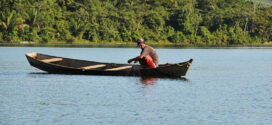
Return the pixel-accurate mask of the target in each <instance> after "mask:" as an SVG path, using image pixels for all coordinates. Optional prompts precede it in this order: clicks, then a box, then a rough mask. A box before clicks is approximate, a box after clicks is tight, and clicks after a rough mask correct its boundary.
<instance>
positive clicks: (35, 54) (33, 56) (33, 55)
mask: <svg viewBox="0 0 272 125" xmlns="http://www.w3.org/2000/svg"><path fill="white" fill-rule="evenodd" d="M26 55H27V56H30V57H32V58H35V57H36V56H37V55H38V53H36V52H33V53H27V54H26Z"/></svg>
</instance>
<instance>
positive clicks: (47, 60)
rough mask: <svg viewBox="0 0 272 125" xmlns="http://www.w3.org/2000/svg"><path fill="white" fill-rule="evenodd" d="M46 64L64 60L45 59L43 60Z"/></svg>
mask: <svg viewBox="0 0 272 125" xmlns="http://www.w3.org/2000/svg"><path fill="white" fill-rule="evenodd" d="M41 61H43V62H45V63H52V62H58V61H62V58H51V59H43V60H41Z"/></svg>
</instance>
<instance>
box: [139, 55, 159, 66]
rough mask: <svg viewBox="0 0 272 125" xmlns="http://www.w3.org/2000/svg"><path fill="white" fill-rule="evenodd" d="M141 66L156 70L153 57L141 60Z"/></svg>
mask: <svg viewBox="0 0 272 125" xmlns="http://www.w3.org/2000/svg"><path fill="white" fill-rule="evenodd" d="M139 62H140V64H141V65H143V66H146V67H149V68H156V65H155V64H154V62H153V59H152V58H151V56H149V55H148V56H146V57H144V58H143V59H141V60H140V61H139Z"/></svg>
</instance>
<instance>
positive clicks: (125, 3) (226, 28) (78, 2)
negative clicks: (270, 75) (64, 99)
mask: <svg viewBox="0 0 272 125" xmlns="http://www.w3.org/2000/svg"><path fill="white" fill-rule="evenodd" d="M265 3H269V0H266V1H265ZM271 3H272V2H271V0H270V4H271ZM271 5H272V4H271ZM271 20H272V7H271V6H263V5H262V4H260V2H258V0H253V2H252V1H249V0H227V1H225V0H144V1H143V0H142V1H135V0H1V1H0V31H1V32H0V41H1V42H3V41H7V42H16V41H37V42H45V43H46V42H50V41H67V42H73V41H76V40H88V41H90V42H112V41H119V42H131V41H135V40H136V39H137V38H139V37H143V38H144V39H146V40H147V41H153V42H159V41H163V42H172V43H176V44H191V45H233V44H235V45H240V44H251V43H265V42H271V41H272V21H271Z"/></svg>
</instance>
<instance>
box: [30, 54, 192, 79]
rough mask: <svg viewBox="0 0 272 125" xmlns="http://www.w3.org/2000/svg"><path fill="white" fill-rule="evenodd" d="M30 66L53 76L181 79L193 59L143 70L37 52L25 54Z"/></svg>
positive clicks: (135, 67)
mask: <svg viewBox="0 0 272 125" xmlns="http://www.w3.org/2000/svg"><path fill="white" fill-rule="evenodd" d="M25 55H26V58H27V60H28V62H29V63H30V65H31V66H33V67H36V68H38V69H40V70H43V71H46V72H48V73H53V74H84V75H109V76H144V77H149V76H150V77H181V76H185V75H186V73H187V71H188V70H189V68H190V66H191V64H192V62H193V59H190V60H189V61H186V62H181V63H175V64H164V65H159V66H158V67H157V68H154V69H151V68H144V67H142V66H141V65H134V64H117V63H103V62H95V61H86V60H78V59H71V58H64V57H57V56H51V55H46V54H41V53H37V52H33V53H26V54H25Z"/></svg>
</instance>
